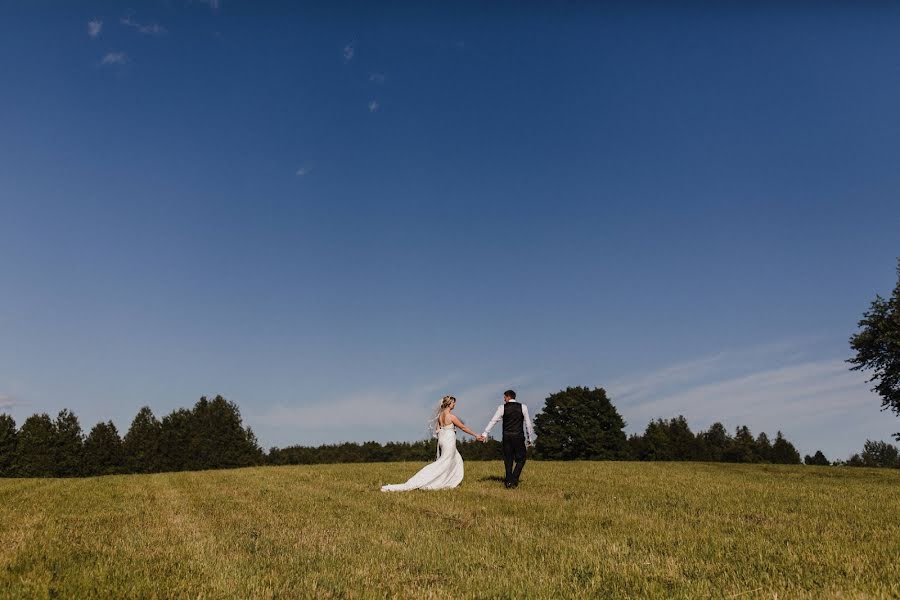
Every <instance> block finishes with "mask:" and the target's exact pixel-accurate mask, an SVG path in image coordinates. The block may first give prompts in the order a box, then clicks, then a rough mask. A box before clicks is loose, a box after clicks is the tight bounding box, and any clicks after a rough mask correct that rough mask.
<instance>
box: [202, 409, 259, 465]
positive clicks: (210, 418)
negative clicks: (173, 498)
mask: <svg viewBox="0 0 900 600" xmlns="http://www.w3.org/2000/svg"><path fill="white" fill-rule="evenodd" d="M189 429H190V445H189V448H190V454H189V457H188V462H187V468H190V469H222V468H231V467H246V466H250V465H255V464H260V463H261V462H262V458H263V456H262V450H261V449H260V448H259V444H258V443H257V441H256V436H254V435H253V432H252V431H251V430H250V429H249V428H244V426H243V425H242V423H241V413H240V410H239V409H238V407H237V405H236V404H235V403H233V402H229V401H227V400H225V398H223V397H222V396H216V397H215V398H214V399H213V400H212V401H211V402H210V401H208V400H207V399H206V397H205V396H204V397H202V398H200V400H199V401H198V402H197V404H196V405H194V410H193V411H192V413H191V419H190V427H189Z"/></svg>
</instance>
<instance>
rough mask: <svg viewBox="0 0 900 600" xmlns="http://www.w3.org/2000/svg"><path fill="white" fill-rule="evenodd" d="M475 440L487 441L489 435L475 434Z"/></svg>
mask: <svg viewBox="0 0 900 600" xmlns="http://www.w3.org/2000/svg"><path fill="white" fill-rule="evenodd" d="M475 441H478V442H486V441H487V437H485V436H483V435H476V436H475Z"/></svg>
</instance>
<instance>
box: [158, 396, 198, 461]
mask: <svg viewBox="0 0 900 600" xmlns="http://www.w3.org/2000/svg"><path fill="white" fill-rule="evenodd" d="M190 441H191V411H189V410H186V409H183V408H180V409H178V410H174V411H172V412H171V413H170V414H168V415H166V416H165V417H163V419H162V422H161V423H160V442H159V450H160V452H159V457H160V469H161V470H162V471H183V470H185V469H187V468H188V464H189V460H188V454H189V449H188V448H189V444H190Z"/></svg>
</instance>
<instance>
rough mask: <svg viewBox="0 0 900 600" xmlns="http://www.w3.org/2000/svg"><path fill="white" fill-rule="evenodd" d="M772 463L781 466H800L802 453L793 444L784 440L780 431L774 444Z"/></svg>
mask: <svg viewBox="0 0 900 600" xmlns="http://www.w3.org/2000/svg"><path fill="white" fill-rule="evenodd" d="M772 462H773V463H775V464H779V465H799V464H800V453H799V452H797V449H796V448H794V445H793V444H792V443H790V442H789V441H787V440H786V439H784V435H782V433H781V432H780V431H779V432H778V434H777V435H776V436H775V443H774V444H772Z"/></svg>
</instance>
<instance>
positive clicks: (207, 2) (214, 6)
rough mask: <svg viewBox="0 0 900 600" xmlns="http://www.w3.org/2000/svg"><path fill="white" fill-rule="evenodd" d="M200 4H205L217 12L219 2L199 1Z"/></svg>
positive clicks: (216, 0) (211, 0)
mask: <svg viewBox="0 0 900 600" xmlns="http://www.w3.org/2000/svg"><path fill="white" fill-rule="evenodd" d="M200 4H206V5H208V6H209V7H210V8H211V9H213V10H219V4H220V3H219V0H200Z"/></svg>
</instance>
